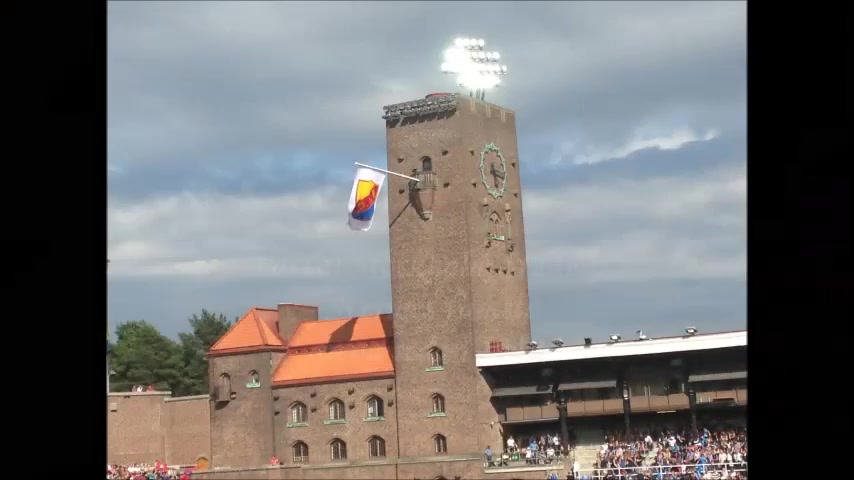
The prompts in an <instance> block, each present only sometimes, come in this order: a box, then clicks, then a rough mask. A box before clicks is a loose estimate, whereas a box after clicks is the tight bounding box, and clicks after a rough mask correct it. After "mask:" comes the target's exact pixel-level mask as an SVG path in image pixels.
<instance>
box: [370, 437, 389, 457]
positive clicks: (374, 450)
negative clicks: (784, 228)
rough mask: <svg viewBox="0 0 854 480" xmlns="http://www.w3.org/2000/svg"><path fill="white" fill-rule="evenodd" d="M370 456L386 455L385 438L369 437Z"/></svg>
mask: <svg viewBox="0 0 854 480" xmlns="http://www.w3.org/2000/svg"><path fill="white" fill-rule="evenodd" d="M368 456H369V457H371V458H375V457H385V440H383V439H382V438H380V437H377V436H373V437H371V438H369V439H368Z"/></svg>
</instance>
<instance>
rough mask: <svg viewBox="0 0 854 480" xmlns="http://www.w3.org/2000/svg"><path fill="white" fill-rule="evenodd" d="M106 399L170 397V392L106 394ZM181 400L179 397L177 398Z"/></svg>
mask: <svg viewBox="0 0 854 480" xmlns="http://www.w3.org/2000/svg"><path fill="white" fill-rule="evenodd" d="M107 396H108V397H157V396H160V397H171V396H172V392H170V391H168V390H167V391H160V392H157V391H155V392H110V393H108V394H107ZM178 398H181V397H178Z"/></svg>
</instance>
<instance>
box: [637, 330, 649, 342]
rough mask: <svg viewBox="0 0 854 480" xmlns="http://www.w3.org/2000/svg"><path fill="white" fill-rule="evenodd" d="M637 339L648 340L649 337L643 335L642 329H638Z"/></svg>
mask: <svg viewBox="0 0 854 480" xmlns="http://www.w3.org/2000/svg"><path fill="white" fill-rule="evenodd" d="M638 340H649V337H647V336H646V335H644V333H643V330H638Z"/></svg>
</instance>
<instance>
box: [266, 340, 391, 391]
mask: <svg viewBox="0 0 854 480" xmlns="http://www.w3.org/2000/svg"><path fill="white" fill-rule="evenodd" d="M391 376H394V362H393V360H392V353H391V347H389V346H381V347H369V348H359V349H352V350H333V351H329V352H322V353H306V354H296V355H288V356H286V357H285V358H284V360H282V363H280V364H279V367H278V368H277V369H276V371H275V373H273V384H275V385H295V384H302V383H321V382H326V381H333V380H349V379H356V378H382V377H391Z"/></svg>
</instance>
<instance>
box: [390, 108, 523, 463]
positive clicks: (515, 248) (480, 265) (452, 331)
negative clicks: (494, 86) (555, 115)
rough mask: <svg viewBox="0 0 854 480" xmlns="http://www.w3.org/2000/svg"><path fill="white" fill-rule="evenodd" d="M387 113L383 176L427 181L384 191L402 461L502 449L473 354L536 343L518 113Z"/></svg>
mask: <svg viewBox="0 0 854 480" xmlns="http://www.w3.org/2000/svg"><path fill="white" fill-rule="evenodd" d="M386 112H387V115H386V118H387V125H386V138H387V150H388V169H389V170H390V171H393V172H398V173H403V174H406V175H409V176H414V177H417V178H419V179H420V181H419V182H417V183H416V182H412V181H408V180H406V179H402V178H399V177H394V176H390V177H389V178H388V180H387V181H388V198H389V202H388V204H389V222H390V228H389V230H390V232H389V235H390V249H391V283H392V305H393V312H394V339H395V367H396V373H397V398H398V407H397V408H398V426H399V431H400V447H401V451H400V456H401V457H424V456H428V457H429V456H432V455H435V454H436V453H446V454H447V455H451V456H464V455H472V454H480V452H482V451H483V449H484V448H486V446H487V445H491V446H492V447H493V448H500V442H501V433H500V427H499V424H498V422H497V421H496V420H497V417H496V413H495V411H494V409H493V408H492V406H491V404H490V401H489V395H490V393H489V387H488V385H487V384H486V381H485V380H484V379H483V378H482V377H481V375H480V373H479V372H478V370H477V368H476V366H475V354H476V353H485V352H489V351H496V350H502V349H503V350H519V349H522V348H524V346H525V345H526V344H527V343H528V342H529V341H530V318H529V313H528V276H527V264H526V261H525V236H524V223H523V216H522V189H521V184H520V180H519V157H518V152H517V144H516V122H515V114H514V113H513V112H512V111H510V110H507V109H505V108H502V107H498V106H496V105H492V104H489V103H486V102H484V101H480V100H477V99H475V98H470V97H460V96H456V95H445V96H431V97H428V98H426V99H423V100H417V101H414V102H406V103H404V104H398V105H393V106H390V107H386ZM434 349H439V350H441V360H440V362H439V363H440V364H441V365H439V366H436V365H434V364H435V363H436V358H435V357H437V355H434V354H433V355H431V350H434ZM436 395H441V396H442V397H443V398H444V405H445V407H444V410H445V412H444V413H445V415H442V414H441V412H438V413H436V412H434V410H435V409H436V408H434V405H433V404H434V401H433V398H434V397H435V396H436ZM438 435H441V436H443V437H444V438H445V439H446V445H447V452H436V449H437V442H436V441H435V439H436V438H437V436H438ZM431 439H432V440H431ZM439 450H441V446H439Z"/></svg>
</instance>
